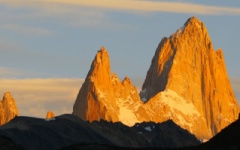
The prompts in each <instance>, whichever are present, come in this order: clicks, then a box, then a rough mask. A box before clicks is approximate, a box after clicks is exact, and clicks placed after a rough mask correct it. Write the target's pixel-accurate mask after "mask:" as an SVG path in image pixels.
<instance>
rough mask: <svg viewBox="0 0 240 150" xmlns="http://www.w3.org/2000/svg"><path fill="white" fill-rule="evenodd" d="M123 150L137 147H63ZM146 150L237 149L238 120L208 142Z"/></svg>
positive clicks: (239, 140) (239, 144) (91, 145)
mask: <svg viewBox="0 0 240 150" xmlns="http://www.w3.org/2000/svg"><path fill="white" fill-rule="evenodd" d="M80 149H81V150H82V149H88V150H94V149H100V150H110V149H114V150H124V149H137V148H124V147H114V146H109V145H97V144H85V145H83V144H78V145H72V146H69V147H66V148H64V149H63V150H80ZM141 149H148V150H239V149H240V120H239V119H238V120H237V121H235V122H233V123H232V124H230V125H229V126H228V127H226V128H225V129H223V130H222V131H221V132H220V133H218V134H217V135H216V136H214V137H213V138H212V139H210V140H209V141H208V142H206V143H203V144H200V145H197V146H191V147H181V148H141Z"/></svg>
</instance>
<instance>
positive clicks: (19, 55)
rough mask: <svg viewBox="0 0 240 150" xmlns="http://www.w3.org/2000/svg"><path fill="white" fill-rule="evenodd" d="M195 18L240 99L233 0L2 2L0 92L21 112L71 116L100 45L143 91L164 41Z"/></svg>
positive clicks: (239, 10)
mask: <svg viewBox="0 0 240 150" xmlns="http://www.w3.org/2000/svg"><path fill="white" fill-rule="evenodd" d="M191 16H196V17H197V18H199V19H200V20H201V21H203V22H204V24H205V26H206V27H207V29H208V32H209V34H210V37H211V40H212V43H213V45H214V48H215V49H218V48H222V49H223V52H224V56H225V62H226V66H227V70H228V75H229V77H230V80H231V82H232V87H233V89H234V91H235V95H236V97H237V98H238V99H239V100H240V78H239V77H240V67H239V64H240V59H239V57H240V39H239V35H240V29H239V27H240V1H233V0H230V1H226V0H212V1H207V0H195V1H190V0H175V1H174V0H170V1H167V0H165V1H160V0H88V1H86V0H21V1H19V0H0V94H3V93H4V92H5V91H10V92H11V93H12V96H13V97H14V98H15V100H16V103H17V106H18V108H19V113H20V115H32V116H37V117H44V116H45V114H46V111H48V110H52V111H53V112H55V114H56V115H59V114H62V113H71V112H72V105H73V103H74V101H75V98H76V96H77V93H78V90H79V88H80V87H81V84H82V82H83V79H84V78H85V77H86V75H87V73H88V70H89V68H90V65H91V62H92V60H93V59H94V56H95V54H96V52H97V51H98V50H99V49H100V48H101V46H102V45H104V46H105V48H106V49H107V50H108V52H109V55H110V60H111V70H112V72H116V73H117V74H118V76H119V77H120V78H121V79H123V78H124V76H126V75H127V76H129V77H130V78H131V80H132V81H133V83H134V84H135V85H136V86H137V87H138V88H140V87H141V84H142V82H143V81H144V78H145V76H146V73H147V70H148V68H149V66H150V63H151V59H152V57H153V55H154V52H155V49H156V47H157V45H158V43H159V42H160V40H161V39H162V38H163V37H164V36H167V37H168V36H169V35H171V34H172V33H173V32H175V31H176V30H177V29H178V28H180V27H181V26H182V25H183V24H184V23H185V21H186V20H187V19H188V18H189V17H191ZM239 103H240V102H239Z"/></svg>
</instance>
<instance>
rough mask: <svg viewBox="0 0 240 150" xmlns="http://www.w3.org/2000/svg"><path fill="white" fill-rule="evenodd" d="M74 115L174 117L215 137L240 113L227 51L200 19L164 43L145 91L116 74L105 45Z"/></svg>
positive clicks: (127, 120)
mask: <svg viewBox="0 0 240 150" xmlns="http://www.w3.org/2000/svg"><path fill="white" fill-rule="evenodd" d="M73 114H74V115H76V116H79V117H80V118H82V119H85V120H89V121H93V120H100V119H104V120H107V121H113V122H117V121H121V122H123V123H124V124H126V125H129V126H132V125H134V124H135V123H137V122H143V121H154V122H163V121H166V120H169V119H171V120H173V121H174V122H175V123H176V124H178V125H179V126H181V127H182V128H184V129H187V130H188V131H189V132H190V133H192V134H194V135H195V136H196V137H197V138H198V139H209V138H211V137H212V136H213V135H215V134H216V133H218V132H219V131H220V130H221V129H223V128H224V127H226V126H227V125H229V124H230V123H231V122H233V121H235V120H236V119H237V118H238V105H237V102H236V99H235V97H234V94H233V91H232V88H231V86H230V82H229V80H228V76H227V72H226V68H225V63H224V58H223V53H222V51H221V50H217V51H216V52H215V51H214V49H213V46H212V43H211V41H210V37H209V35H208V33H207V29H206V27H205V26H204V25H203V23H202V22H201V21H199V20H198V19H197V18H195V17H192V18H190V19H188V20H187V22H186V23H185V24H184V26H183V27H181V28H180V29H178V30H177V31H176V32H175V33H173V34H172V35H171V36H170V37H168V38H166V37H165V38H163V39H162V41H161V42H160V44H159V45H158V47H157V49H156V52H155V55H154V57H153V59H152V63H151V66H150V68H149V70H148V72H147V76H146V79H145V81H144V84H143V86H142V91H141V92H140V94H138V93H137V90H136V88H135V87H134V86H133V85H132V83H131V81H130V79H129V78H128V77H126V78H125V79H124V80H123V81H120V80H119V78H118V77H117V75H116V73H113V74H111V70H110V60H109V56H108V52H107V51H106V49H105V48H104V47H102V48H101V49H100V50H99V51H98V53H97V54H96V57H95V59H94V60H93V62H92V65H91V68H90V71H89V72H88V75H87V77H86V79H85V82H84V83H83V85H82V87H81V89H80V91H79V94H78V96H77V99H76V101H75V104H74V107H73Z"/></svg>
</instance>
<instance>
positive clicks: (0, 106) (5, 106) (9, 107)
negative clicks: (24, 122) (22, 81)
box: [0, 92, 18, 125]
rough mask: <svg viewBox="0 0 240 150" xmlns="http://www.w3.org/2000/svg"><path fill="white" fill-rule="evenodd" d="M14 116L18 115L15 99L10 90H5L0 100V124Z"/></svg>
mask: <svg viewBox="0 0 240 150" xmlns="http://www.w3.org/2000/svg"><path fill="white" fill-rule="evenodd" d="M15 116H18V109H17V106H16V103H15V100H14V98H13V97H12V96H11V93H10V92H5V93H4V95H3V99H2V101H0V125H3V124H5V123H7V122H9V121H10V120H12V119H13V118H14V117H15Z"/></svg>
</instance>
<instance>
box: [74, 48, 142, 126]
mask: <svg viewBox="0 0 240 150" xmlns="http://www.w3.org/2000/svg"><path fill="white" fill-rule="evenodd" d="M139 100H140V97H139V95H138V93H137V89H136V88H135V87H134V86H132V83H131V81H130V79H129V78H128V77H125V79H124V80H123V81H122V82H121V81H120V80H119V78H118V77H117V75H116V73H114V74H112V75H111V70H110V60H109V56H108V52H107V51H106V49H105V48H104V47H102V48H101V49H100V50H99V51H98V53H97V54H96V57H95V59H94V60H93V62H92V65H91V69H90V71H89V72H88V75H87V77H86V79H85V82H84V83H83V85H82V88H81V89H80V91H79V94H78V96H77V100H76V101H75V104H74V107H73V114H74V115H77V116H79V117H80V118H82V119H84V120H89V121H94V120H100V119H104V120H107V121H113V122H116V121H120V120H121V121H122V122H123V123H125V124H128V125H134V124H135V122H139V121H138V119H137V117H136V115H135V113H134V112H133V110H132V107H131V106H133V105H141V103H142V102H141V101H139Z"/></svg>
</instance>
